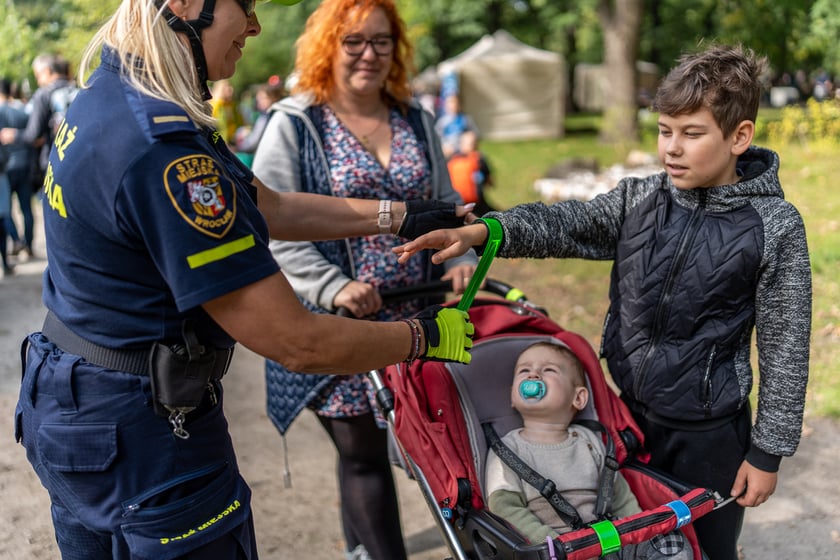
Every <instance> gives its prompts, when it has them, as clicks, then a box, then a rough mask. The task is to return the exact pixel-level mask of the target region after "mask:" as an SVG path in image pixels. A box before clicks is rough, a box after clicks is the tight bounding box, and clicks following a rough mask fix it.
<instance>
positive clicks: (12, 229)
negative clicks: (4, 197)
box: [5, 168, 35, 247]
mask: <svg viewBox="0 0 840 560" xmlns="http://www.w3.org/2000/svg"><path fill="white" fill-rule="evenodd" d="M7 175H8V176H9V186H10V187H11V191H12V192H13V193H15V195H16V196H17V199H18V206H19V207H20V213H21V215H22V216H23V243H24V245H26V246H27V247H32V238H33V235H34V231H35V218H34V216H33V214H32V182H31V181H32V180H31V178H30V175H29V169H28V168H27V169H9V170H8V171H7ZM5 221H6V233H7V234H8V235H9V236H10V237H11V238H12V241H19V240H20V239H21V238H20V235H19V234H18V231H17V226H15V222H14V220H12V215H11V213H9V215H8V216H6V218H5Z"/></svg>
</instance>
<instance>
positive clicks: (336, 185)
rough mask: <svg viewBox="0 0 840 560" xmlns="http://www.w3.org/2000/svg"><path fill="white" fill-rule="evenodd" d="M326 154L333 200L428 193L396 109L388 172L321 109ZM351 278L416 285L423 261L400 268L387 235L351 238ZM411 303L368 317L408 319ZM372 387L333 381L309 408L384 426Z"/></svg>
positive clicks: (361, 381) (427, 174) (422, 162)
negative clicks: (369, 419)
mask: <svg viewBox="0 0 840 560" xmlns="http://www.w3.org/2000/svg"><path fill="white" fill-rule="evenodd" d="M321 110H322V111H323V118H324V124H325V130H326V132H325V133H324V138H323V141H324V152H325V153H326V155H327V161H328V164H329V168H330V179H331V181H332V186H333V193H334V194H335V196H340V197H344V198H351V197H352V198H367V199H391V200H407V199H412V198H428V197H429V194H430V191H431V171H430V166H429V162H428V161H427V159H426V156H425V154H424V152H423V147H422V146H421V145H420V143H419V142H418V140H417V138H416V136H415V135H414V132H413V131H412V129H411V126H410V125H409V124H408V121H407V120H406V119H405V118H404V117H403V116H402V115H401V114H400V112H399V111H398V110H396V109H391V111H390V115H389V125H390V127H391V160H390V162H388V166H387V168H385V167H383V166H382V164H381V163H380V162H379V160H377V159H376V157H375V156H374V155H373V154H372V153H371V152H369V151H368V150H367V149H366V148H365V147H364V146H363V145H362V143H361V142H360V141H359V140H358V139H357V138H356V137H355V136H354V135H353V133H352V132H350V131H349V130H348V129H347V127H346V126H344V124H343V123H342V122H341V120H339V119H338V117H337V116H336V115H335V113H333V112H332V110H331V109H330V108H329V107H328V106H326V105H324V106H322V108H321ZM349 241H350V248H351V254H352V260H353V267H354V269H355V271H356V275H355V279H356V280H358V281H360V282H365V283H368V284H371V285H373V286H375V287H376V289H377V290H380V291H381V290H383V289H388V288H396V287H402V286H409V285H412V284H418V283H420V282H422V281H423V263H422V260H421V259H411V260H410V261H409V262H408V263H406V264H405V265H400V264H398V263H397V260H396V258H395V256H394V254H393V253H392V252H391V249H392V248H393V247H396V246H397V245H399V244H401V243H402V242H403V240H401V239H400V238H398V237H396V236H391V235H373V236H368V237H355V238H351V239H350V240H349ZM419 310H420V309H419V307H418V305H417V304H416V303H414V302H401V303H397V304H393V305H387V306H385V307H383V309H381V310H380V312H379V313H378V314H377V315H376V316H375V317H371V319H376V320H394V319H399V318H400V317H409V316H411V315H413V314H414V313H416V312H417V311H419ZM374 402H375V401H374V394H373V388H372V386H371V384H370V382H369V381H368V379H367V375H366V374H357V375H351V376H340V377H336V378H335V380H334V381H333V382H332V383H331V384H329V385H327V386H326V387H325V388H324V390H323V391H322V392H321V394H320V395H318V396H317V397H315V398H313V399H312V400H311V401H310V402H309V404H308V405H307V406H308V407H309V408H311V409H313V410H315V412H316V413H317V414H318V415H319V416H326V417H330V418H346V417H350V416H360V415H362V414H366V413H369V412H371V411H373V412H374V414H375V416H376V418H377V422H378V423H379V424H380V425H383V424H384V421H383V419H382V418H381V417H380V414H379V409H378V408H377V407H376V406H375V405H374Z"/></svg>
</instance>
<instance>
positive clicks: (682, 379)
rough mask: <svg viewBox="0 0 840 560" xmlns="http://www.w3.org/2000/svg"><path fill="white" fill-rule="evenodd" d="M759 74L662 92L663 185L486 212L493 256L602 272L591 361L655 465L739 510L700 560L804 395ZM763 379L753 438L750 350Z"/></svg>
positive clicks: (797, 237) (790, 429)
mask: <svg viewBox="0 0 840 560" xmlns="http://www.w3.org/2000/svg"><path fill="white" fill-rule="evenodd" d="M765 67H766V61H765V60H764V59H759V58H758V57H756V55H755V54H754V53H753V52H752V51H750V50H748V49H743V48H740V47H729V46H713V47H711V48H709V49H708V50H706V51H705V52H701V53H699V54H692V55H687V56H684V57H682V58H681V59H680V61H679V65H678V66H677V67H676V68H674V69H673V70H672V71H671V72H670V73H669V74H668V76H667V77H666V78H665V80H664V81H663V82H662V85H661V86H660V88H659V90H658V91H657V94H656V97H655V99H654V103H653V109H654V110H656V111H657V112H658V113H659V140H658V151H659V157H660V160H661V162H662V164H663V165H664V167H665V170H664V171H663V172H662V173H659V174H656V175H652V176H649V177H645V178H635V177H628V178H625V179H623V180H621V181H620V182H619V184H618V185H617V186H616V187H615V188H614V189H613V190H612V191H610V192H608V193H605V194H603V195H600V196H598V197H596V198H594V199H593V200H591V201H589V202H579V201H566V202H559V203H556V204H554V205H551V206H546V205H544V204H542V203H532V204H522V205H520V206H516V207H514V208H512V209H510V210H508V211H506V212H501V213H499V212H491V213H489V214H487V215H486V216H484V218H483V220H484V221H487V220H497V221H498V222H499V223H500V224H501V229H502V231H503V240H502V244H501V247H500V250H499V255H500V256H503V257H561V258H566V257H575V258H588V259H602V260H604V259H610V260H612V261H613V263H614V264H613V269H612V276H611V283H610V308H609V311H608V313H607V317H606V320H605V324H604V330H603V340H602V347H601V356H602V357H603V358H605V359H606V361H607V365H608V367H609V371H610V374H611V375H612V377H613V379H614V380H615V382H616V384H617V385H618V387H619V388H620V389H621V396H622V399H623V400H624V401H625V402H626V403H627V404H628V405H629V407H630V408H631V410H632V411H633V413H634V416H635V417H636V420H637V422H638V423H639V426H640V427H641V429H642V430H643V432H644V434H645V438H646V446H647V449H648V451H650V453H651V464H653V465H654V466H657V467H659V468H661V469H663V470H665V471H667V472H670V473H671V474H672V475H674V476H675V477H676V478H678V479H681V480H684V481H685V482H687V483H689V484H693V485H696V486H702V487H706V488H711V489H713V490H716V491H718V492H719V493H721V495H724V496H726V495H732V496H737V497H738V498H737V500H736V501H735V502H733V503H730V504H729V505H727V506H726V507H723V508H721V509H719V510H717V511H715V512H713V513H711V514H709V515H707V516H705V517H703V518H702V519H699V520H698V521H697V522H696V523H695V524H694V526H695V529H696V530H697V533H698V537H699V539H700V544H701V546H702V548H703V549H704V551H705V552H706V553H707V554H708V556H709V558H711V560H736V559H737V558H738V552H737V541H738V536H739V534H740V531H741V525H742V522H743V516H744V507H754V506H758V505H760V504H762V503H764V502H765V501H766V500H767V499H768V498H769V497H770V495H771V494H772V493H773V492H774V490H775V488H776V481H777V472H778V468H779V464H780V462H781V459H782V457H788V456H791V455H793V454H794V452H795V451H796V448H797V446H798V444H799V439H800V435H801V429H802V419H803V412H804V408H805V392H806V385H807V382H808V359H809V341H810V332H811V268H810V259H809V255H808V246H807V242H806V238H805V227H804V224H803V221H802V218H801V216H800V214H799V212H798V211H797V210H796V208H794V207H793V206H792V205H791V204H790V203H789V202H787V201H785V199H784V193H783V192H782V188H781V185H780V184H779V178H778V168H779V158H778V155H777V154H775V153H774V152H771V151H770V150H766V149H762V148H758V147H753V146H751V143H752V140H753V136H754V133H755V119H756V116H757V113H758V105H759V98H760V96H761V83H760V76H761V74H762V72H763V71H764V69H765ZM487 236H488V227H487V225H486V224H485V223H482V221H479V222H478V223H476V224H474V225H469V226H465V227H463V228H459V229H455V230H439V231H436V232H432V233H430V234H428V235H426V236H423V237H420V238H418V239H417V240H415V241H413V242H410V243H407V244H405V245H403V246H402V247H398V248H397V249H396V251H398V252H401V253H402V254H401V256H400V260H405V259H407V258H409V256H410V255H411V254H413V253H414V252H416V251H417V250H419V249H422V248H431V249H442V250H441V251H440V252H438V253H437V254H436V255H435V256H434V257H433V262H442V261H443V260H445V259H447V258H451V257H453V256H455V255H458V254H461V253H463V252H465V251H466V250H467V249H469V248H470V247H472V246H474V245H475V246H482V245H483V244H484V243H486V241H487ZM753 333H755V336H756V342H757V351H758V364H759V372H758V373H759V389H758V409H757V411H756V412H757V413H756V416H755V423H754V424H753V423H752V415H751V413H750V404H749V394H750V391H751V390H752V382H753V375H752V367H751V364H750V352H751V337H752V335H753Z"/></svg>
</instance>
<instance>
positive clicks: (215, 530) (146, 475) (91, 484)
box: [15, 333, 257, 560]
mask: <svg viewBox="0 0 840 560" xmlns="http://www.w3.org/2000/svg"><path fill="white" fill-rule="evenodd" d="M27 342H28V344H27ZM21 353H22V354H23V355H25V358H26V359H25V362H24V363H25V364H26V365H25V368H24V373H23V380H22V384H21V392H20V398H19V401H18V406H17V410H16V414H15V437H16V439H17V440H18V441H19V442H21V443H22V444H23V445H24V447H25V448H26V455H27V458H28V459H29V461H30V463H32V466H33V467H34V469H35V471H36V473H37V474H38V476H39V478H40V479H41V482H42V484H43V485H44V487H46V489H47V490H48V491H49V495H50V500H51V501H52V519H53V525H54V527H55V536H56V540H57V542H58V546H59V548H60V549H61V555H62V559H63V560H100V559H102V560H105V559H108V560H112V559H119V560H123V559H129V558H130V559H140V558H144V559H145V558H148V559H154V560H168V559H191V560H192V559H195V560H198V559H202V560H210V559H213V560H215V559H219V560H232V559H247V560H254V559H256V558H257V552H256V544H255V540H254V530H253V519H252V515H251V507H250V503H251V502H250V497H251V492H250V489H249V488H248V486H247V485H246V483H245V481H244V480H243V479H242V477H241V476H240V474H239V471H238V468H237V464H236V458H235V456H234V452H233V446H232V444H231V440H230V436H229V434H228V425H227V420H226V419H225V417H224V414H223V412H222V406H221V400H219V403H218V404H215V405H214V404H213V403H212V402H210V399H209V398H208V399H206V400H207V401H208V402H207V403H206V404H202V406H200V407H199V408H198V409H197V410H196V411H194V412H192V413H190V414H188V415H187V422H186V424H185V426H184V427H185V429H186V430H187V431H188V432H189V434H190V437H189V438H188V439H181V438H179V437H176V436H175V435H174V434H173V432H172V428H171V426H170V425H169V422H168V421H167V419H166V418H162V417H160V416H157V415H155V413H154V411H153V409H152V400H151V391H150V386H149V378H148V377H145V376H139V375H135V374H130V373H122V372H117V371H114V370H108V369H104V368H101V367H99V366H95V365H92V364H89V363H88V362H86V361H85V360H83V359H82V358H80V357H79V356H76V355H73V354H69V353H65V352H63V351H61V350H60V349H59V348H57V347H56V346H55V345H53V344H52V343H50V342H49V341H48V340H47V339H46V338H45V337H44V336H43V335H41V334H40V333H34V334H32V335H30V336H29V337H28V339H27V341H24V346H23V349H22V351H21ZM216 392H217V395H218V396H219V399H221V386H220V385H219V386H217V391H216Z"/></svg>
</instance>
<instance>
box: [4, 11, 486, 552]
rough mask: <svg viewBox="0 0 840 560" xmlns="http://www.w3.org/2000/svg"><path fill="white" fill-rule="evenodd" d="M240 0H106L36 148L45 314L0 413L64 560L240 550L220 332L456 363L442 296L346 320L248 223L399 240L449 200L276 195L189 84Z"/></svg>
mask: <svg viewBox="0 0 840 560" xmlns="http://www.w3.org/2000/svg"><path fill="white" fill-rule="evenodd" d="M284 1H285V2H288V0H284ZM255 4H256V1H255V0H215V1H214V0H155V1H149V0H122V1H121V2H120V3H119V5H118V6H117V7H116V8H115V12H114V14H113V16H112V17H111V18H109V19H108V21H107V22H106V23H105V24H104V25H103V26H102V27H101V28H100V30H99V31H98V32H97V33H96V35H95V36H94V38H93V39H92V41H91V42H90V44H89V45H88V47H87V49H86V50H85V53H84V55H83V58H82V63H81V68H82V76H83V77H85V76H86V75H87V74H88V73H89V72H90V73H89V75H87V76H86V79H85V84H84V87H83V89H82V90H81V91H80V92H79V93H78V95H77V97H76V100H75V101H74V102H73V104H72V105H71V106H70V108H69V109H68V111H67V114H66V118H65V119H64V122H63V124H62V126H61V128H60V130H59V131H58V135H57V137H56V138H57V140H56V142H55V145H54V146H53V149H52V150H51V152H50V155H49V164H48V167H47V175H46V177H47V180H46V182H45V185H44V194H45V196H44V203H43V208H44V230H45V234H46V241H47V243H46V247H47V261H48V265H47V268H46V270H45V272H44V281H43V302H44V305H45V306H46V308H47V310H48V312H47V316H46V319H45V321H44V326H43V327H42V329H41V330H40V331H38V332H33V333H31V334H30V335H29V336H28V337H27V338H26V340H25V341H24V344H23V350H22V353H23V357H24V360H23V361H24V363H23V371H24V375H23V378H22V380H21V388H20V394H19V398H18V403H17V408H16V411H15V422H14V425H15V438H16V440H17V441H18V442H20V443H21V444H22V445H23V446H24V447H25V448H26V453H27V458H28V459H29V461H30V462H31V464H32V466H33V469H34V470H35V472H36V473H37V474H38V476H39V477H40V480H41V483H42V484H43V485H44V487H45V488H46V489H47V490H48V493H49V497H50V501H51V513H52V520H53V526H54V529H55V538H56V541H57V543H58V547H59V549H60V552H61V557H62V558H64V559H65V560H67V559H78V560H82V559H83V560H112V559H113V560H128V559H136V558H170V559H175V558H178V559H187V558H189V559H190V560H216V559H224V560H254V559H256V558H257V547H256V543H255V537H254V524H253V517H252V512H251V506H250V497H251V490H250V488H249V487H248V485H247V483H246V482H245V480H244V479H243V478H242V476H241V474H240V472H239V467H238V465H237V458H236V454H235V452H234V449H233V444H232V442H231V438H230V434H229V431H228V423H227V419H226V418H225V414H224V407H223V402H224V396H225V395H224V390H223V384H222V377H223V376H224V374H225V373H226V371H227V369H228V366H229V365H230V362H231V358H232V352H233V349H234V345H235V343H236V342H239V343H241V344H242V345H243V346H245V347H247V348H249V349H250V350H252V351H254V352H256V353H259V354H262V355H264V356H266V357H269V358H271V359H273V360H276V361H278V362H280V363H285V364H287V365H288V366H289V367H292V368H294V369H296V370H298V371H308V372H312V373H323V372H327V371H329V372H335V373H341V374H350V373H352V372H357V371H364V370H367V369H369V368H380V367H385V366H386V365H389V364H393V363H397V362H401V361H404V360H413V359H419V358H425V359H442V360H452V359H455V360H461V361H464V362H468V361H469V360H470V357H469V353H468V349H469V347H470V346H471V345H472V341H471V339H470V336H471V334H472V332H473V325H472V324H471V323H469V322H468V316H467V314H466V313H464V312H461V311H459V310H457V309H451V308H446V309H443V308H441V307H440V306H438V307H435V308H429V309H424V310H423V311H422V312H421V313H420V314H418V316H417V317H415V318H412V319H411V320H406V321H390V322H384V321H359V320H355V319H350V318H344V317H336V316H333V315H324V314H316V313H310V312H308V311H307V310H306V309H305V308H304V307H303V306H302V305H301V303H300V301H299V300H298V299H297V297H296V296H295V293H294V292H293V291H292V289H291V288H290V287H289V284H288V282H287V281H286V279H285V278H284V276H283V273H282V271H281V270H280V269H279V267H278V265H277V263H276V262H275V261H274V259H273V258H272V255H271V252H270V250H269V248H268V245H267V243H268V238H269V236H273V237H275V238H286V239H311V238H316V239H325V238H326V239H336V238H339V239H340V238H343V237H346V236H348V235H374V234H376V233H378V232H381V231H382V230H383V229H386V230H387V231H388V232H389V233H397V232H402V233H403V234H405V235H407V236H409V237H412V236H414V235H416V234H417V233H419V232H420V231H423V230H424V229H425V228H424V227H418V226H422V224H423V223H425V224H426V225H430V224H432V223H434V222H441V221H443V222H461V223H462V222H463V218H462V217H458V213H457V212H456V211H455V205H454V204H453V205H448V204H444V203H442V202H438V201H422V200H418V201H394V203H393V205H392V208H391V212H389V213H387V214H385V215H381V214H380V213H379V212H378V203H377V201H371V200H358V199H339V198H335V197H327V196H317V195H312V194H301V193H277V192H274V191H272V190H269V189H267V188H266V187H265V186H264V185H263V183H261V182H260V181H259V179H257V178H256V177H255V176H254V174H253V173H252V172H251V170H249V169H248V168H247V167H246V166H245V165H243V164H242V163H241V162H240V161H239V160H238V159H237V158H236V156H235V155H233V153H231V151H230V150H229V149H228V146H227V144H226V143H225V142H224V141H222V139H221V138H220V137H219V135H218V134H217V133H216V131H215V128H214V125H215V121H214V120H213V117H212V114H211V109H210V105H209V104H208V103H207V100H208V99H209V97H210V92H209V90H208V88H207V82H208V81H209V80H221V79H224V78H229V77H230V76H231V75H233V73H234V71H235V68H236V63H237V61H238V60H239V58H240V57H241V55H242V51H243V46H244V45H245V44H246V43H247V41H248V39H249V38H250V37H254V36H256V35H258V34H259V33H260V31H261V27H260V24H259V20H258V18H257V14H256V12H255ZM261 6H265V5H264V4H261ZM94 58H97V59H98V64H96V63H95V62H94ZM91 68H95V69H93V70H92V71H91V70H90V69H91ZM68 131H72V134H69V133H68ZM103 154H104V155H106V156H107V157H103ZM461 210H462V212H461V214H463V209H461ZM385 219H388V221H389V222H390V224H391V225H390V226H389V227H385V226H381V225H380V224H381V223H382V222H383V220H385ZM230 381H231V382H233V381H235V379H233V380H230ZM21 556H24V557H25V556H29V555H27V554H26V552H25V551H22V552H21Z"/></svg>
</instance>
